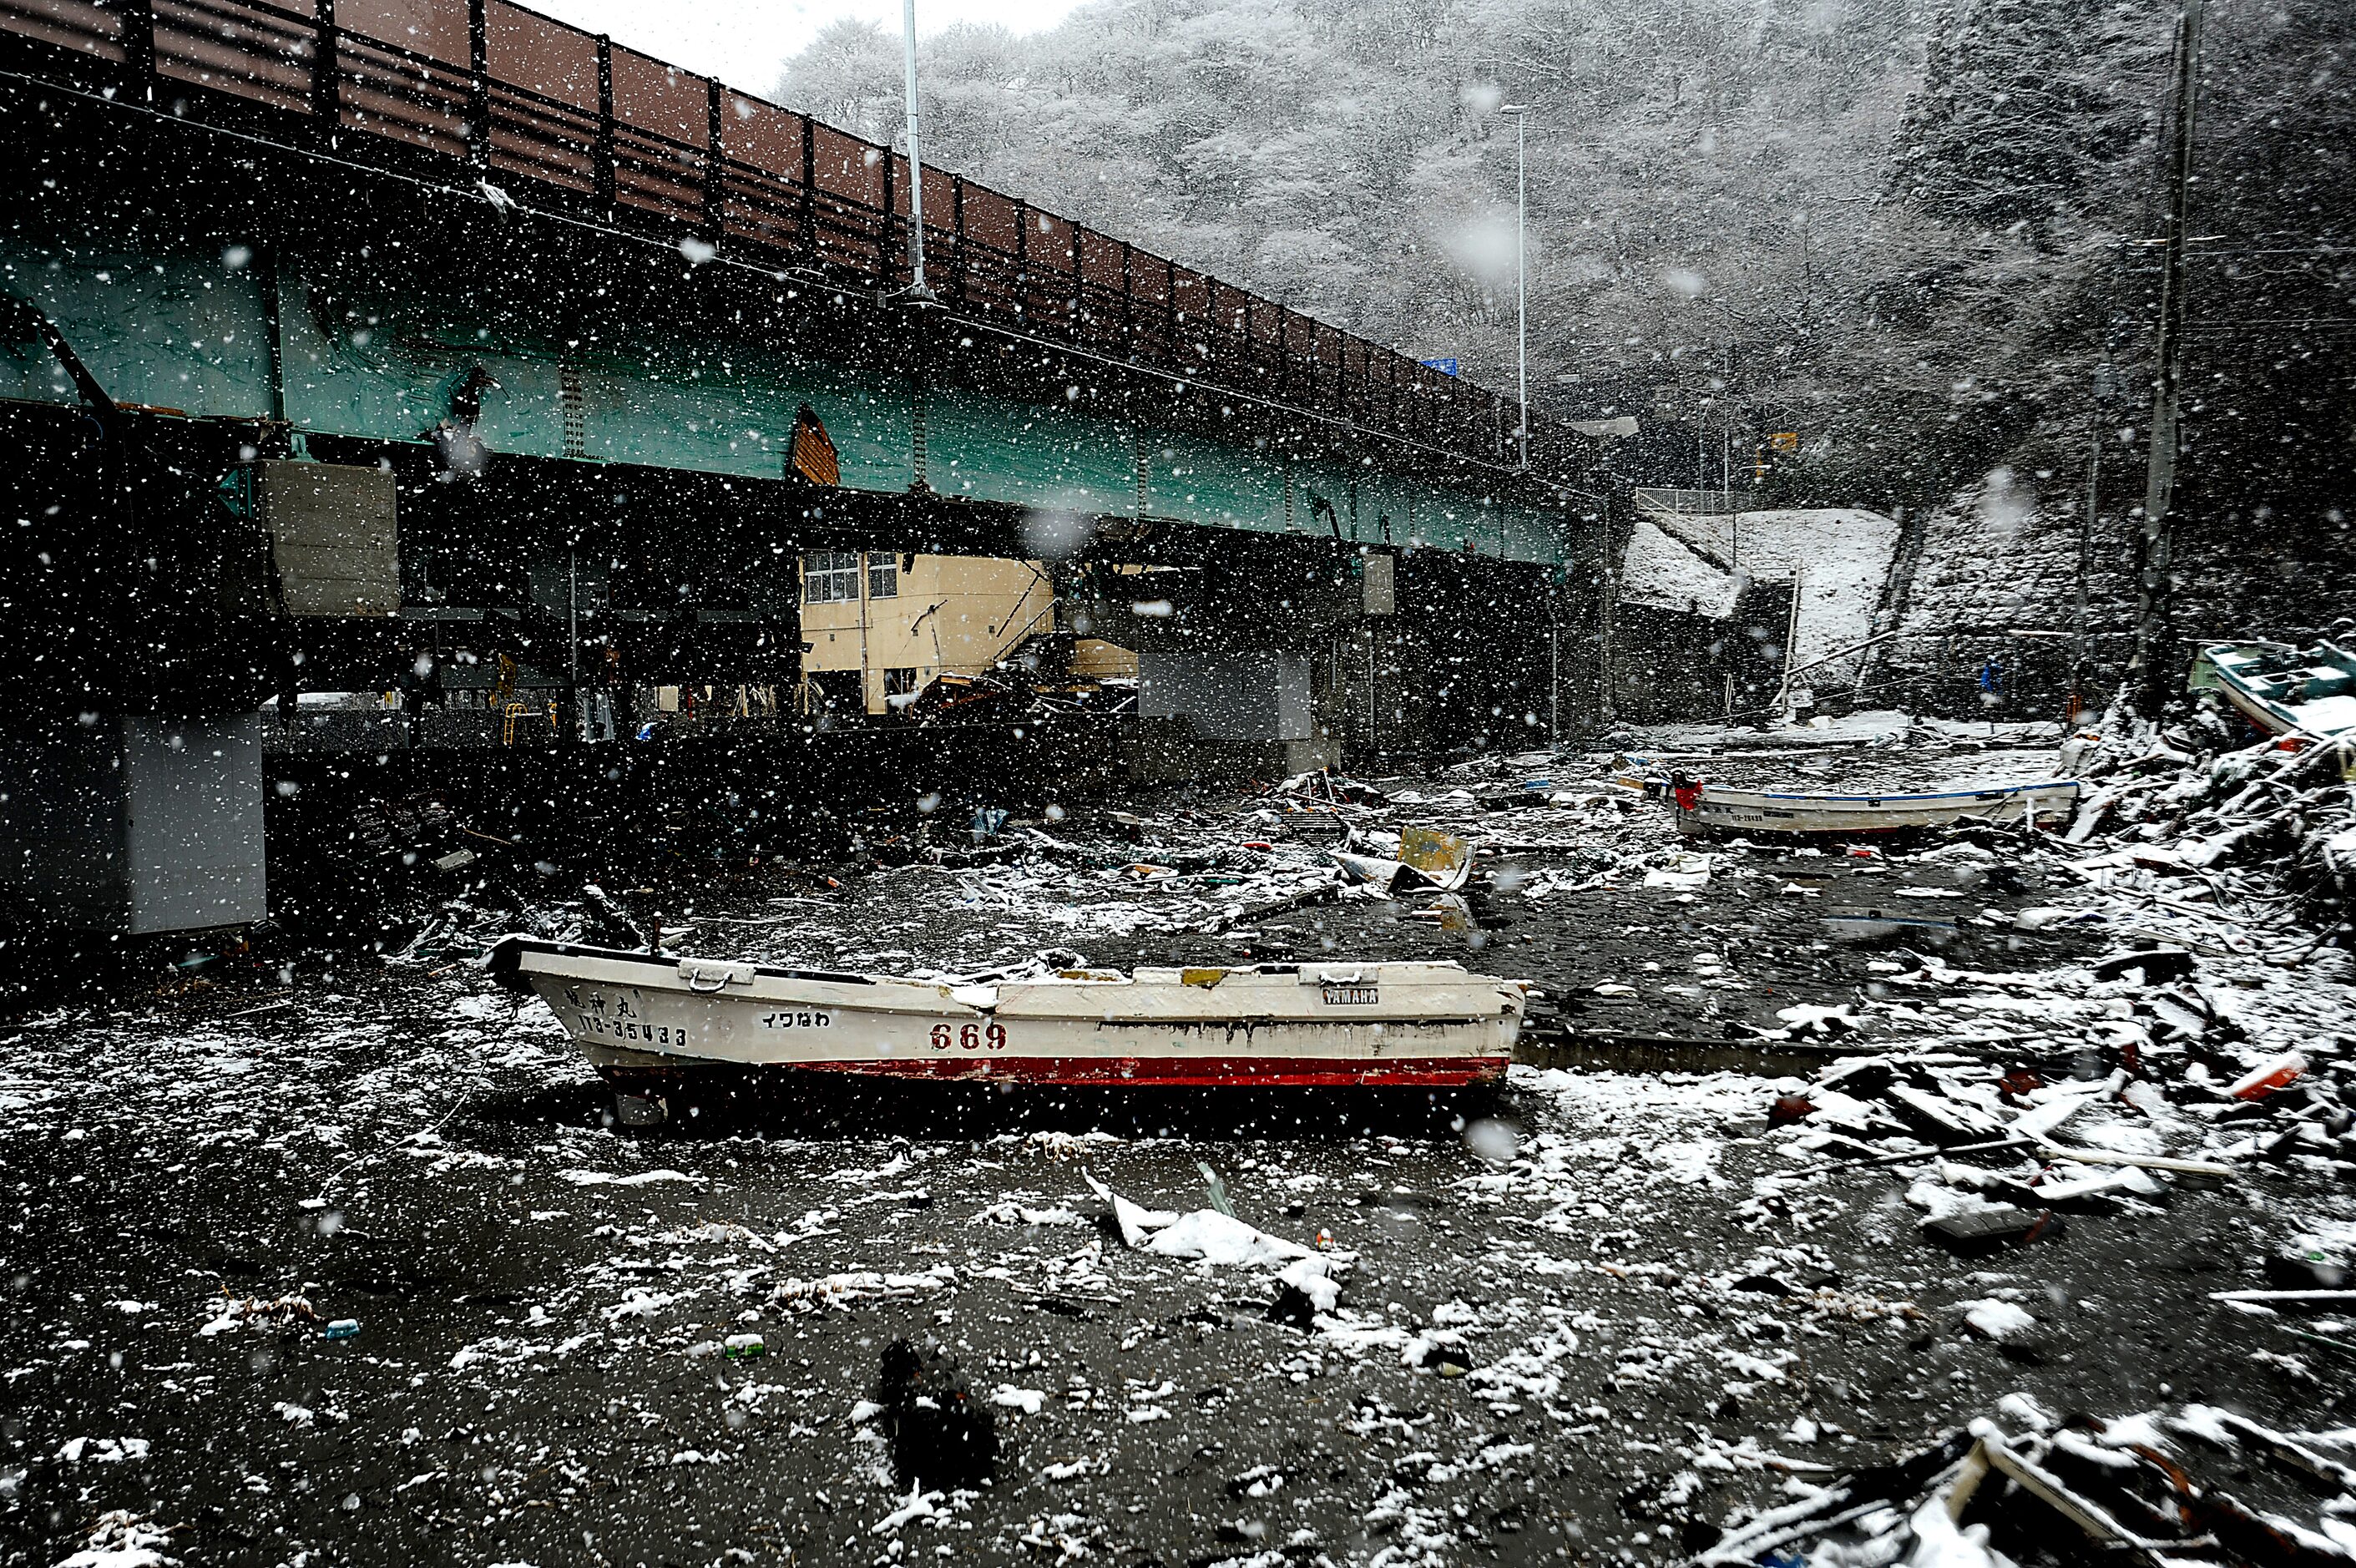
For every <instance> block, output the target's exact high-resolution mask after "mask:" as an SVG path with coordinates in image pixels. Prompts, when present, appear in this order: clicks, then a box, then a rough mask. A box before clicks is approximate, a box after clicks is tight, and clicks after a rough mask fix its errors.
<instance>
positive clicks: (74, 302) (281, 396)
mask: <svg viewBox="0 0 2356 1568" xmlns="http://www.w3.org/2000/svg"><path fill="white" fill-rule="evenodd" d="M90 177H91V179H93V180H96V181H102V180H103V179H104V178H105V177H106V176H105V174H104V172H103V171H100V172H98V173H93V174H92V175H91V176H90ZM284 199H287V200H288V201H289V202H290V204H291V205H292V207H293V209H292V210H288V211H281V212H276V213H272V212H267V211H263V212H261V213H260V214H259V215H258V216H257V217H255V218H253V219H252V220H239V221H229V220H224V217H223V214H222V212H221V211H220V201H219V198H218V195H217V194H216V195H214V196H212V197H211V198H210V199H209V200H208V199H207V198H205V197H202V196H199V195H196V194H191V195H190V196H189V197H187V210H186V211H175V210H172V209H169V208H168V207H163V206H162V204H166V203H171V202H173V201H174V200H175V196H174V188H173V186H172V185H171V184H170V183H169V182H167V181H158V182H156V183H155V184H154V185H152V186H149V187H147V188H145V189H144V190H138V191H132V190H128V189H127V188H115V189H103V188H93V189H91V190H85V191H74V190H70V189H59V188H47V189H44V190H42V191H41V192H39V193H38V194H37V196H36V197H35V199H31V200H18V201H16V202H14V203H12V205H14V206H15V207H16V211H15V213H14V214H13V218H14V221H13V222H12V223H11V225H10V226H9V228H8V229H7V231H5V232H0V289H5V292H6V293H8V294H9V295H13V296H15V297H16V298H17V299H19V300H22V301H24V302H25V303H27V304H29V305H31V306H34V307H36V308H37V309H38V310H40V311H41V312H43V313H44V314H45V315H47V316H48V318H49V319H50V320H51V321H52V322H53V323H54V324H55V325H56V326H57V328H59V331H60V332H61V333H62V335H63V336H64V338H65V339H66V340H67V341H68V342H69V343H70V344H71V345H72V347H73V348H74V349H75V350H76V352H77V353H78V354H79V355H80V358H81V360H83V361H84V363H86V364H87V365H88V366H89V368H90V370H91V372H92V373H93V374H94V375H95V377H96V379H97V381H99V383H100V384H101V385H102V386H103V387H104V388H105V389H106V391H107V392H108V393H109V394H110V395H111V396H112V397H113V398H114V399H115V400H116V401H117V402H118V403H129V404H147V405H158V406H164V407H169V408H174V409H179V410H183V411H185V412H186V413H188V414H189V415H191V416H194V417H198V418H230V419H237V420H253V421H261V420H270V419H281V420H284V421H285V422H286V423H287V424H290V425H291V426H292V427H293V429H294V430H295V432H299V433H307V434H316V435H335V436H345V437H358V438H364V439H373V440H380V441H395V442H404V443H423V442H426V441H427V440H428V439H429V438H430V434H431V432H432V431H433V429H434V426H435V424H437V423H438V422H440V421H442V420H443V419H444V418H445V417H447V416H448V415H449V414H450V413H451V406H452V395H453V392H454V389H455V388H456V387H458V386H459V384H460V383H461V382H462V381H466V379H467V378H468V377H469V376H470V375H471V374H473V372H475V371H481V372H483V374H485V375H487V377H488V379H489V383H490V384H489V385H487V386H486V387H484V388H483V389H482V391H481V393H480V414H479V419H478V422H477V426H476V430H477V435H479V437H480V438H481V440H482V441H483V443H484V445H485V446H486V447H487V449H488V451H489V452H490V453H491V454H494V455H497V454H502V453H504V454H515V455H520V456H536V457H550V458H560V459H567V458H569V459H573V460H578V461H582V462H587V463H626V464H633V465H639V466H644V467H656V468H672V469H683V470H689V471H692V472H697V473H702V474H713V475H727V476H741V477H747V478H777V477H779V476H780V474H781V473H782V472H783V463H784V457H783V448H784V445H785V443H786V441H787V439H788V437H789V435H790V432H791V430H792V427H793V422H794V417H795V412H796V409H797V408H798V406H799V405H800V404H802V403H809V405H810V406H812V407H813V408H815V409H816V410H818V411H819V414H820V416H821V417H822V418H823V419H824V420H825V422H826V424H827V427H828V429H829V431H830V434H831V435H832V436H833V438H834V441H835V444H836V446H837V448H838V450H839V452H840V455H841V469H842V482H843V484H844V486H845V487H847V488H849V489H857V490H861V491H865V492H872V493H874V494H877V495H894V496H896V495H905V494H906V493H907V492H908V491H909V489H910V488H911V486H912V485H913V484H914V482H915V481H916V478H917V477H918V475H917V469H916V449H917V434H918V426H919V420H920V419H921V421H922V426H923V437H924V439H923V446H924V449H925V452H926V462H925V467H924V474H923V478H925V480H926V483H927V484H928V485H929V486H930V488H931V489H932V490H933V491H934V492H935V493H937V495H940V496H942V497H945V498H963V499H969V500H973V501H980V502H991V503H998V504H1001V505H1004V506H1011V507H1017V508H1023V509H1026V510H1055V511H1069V512H1075V513H1079V514H1083V515H1087V516H1094V517H1109V518H1121V519H1140V520H1161V521H1172V522H1177V523H1183V524H1191V525H1195V526H1199V527H1204V528H1210V529H1226V530H1237V531H1241V532H1248V533H1258V534H1287V533H1290V534H1294V535H1300V536H1313V537H1330V534H1331V532H1332V530H1333V527H1334V526H1336V525H1338V528H1339V531H1340V532H1341V534H1342V536H1343V538H1344V540H1345V541H1355V542H1364V543H1369V544H1381V543H1386V542H1387V543H1390V544H1393V545H1398V546H1423V547H1428V548H1435V549H1441V550H1449V551H1462V550H1466V549H1468V548H1469V549H1470V550H1472V551H1473V552H1475V553H1481V554H1484V555H1493V556H1502V557H1504V558H1505V559H1508V560H1515V561H1524V562H1535V563H1543V564H1560V563H1562V562H1563V561H1565V560H1566V559H1567V558H1568V557H1569V554H1570V553H1571V552H1572V549H1573V540H1574V536H1575V531H1577V530H1579V529H1580V527H1581V523H1582V520H1581V519H1580V517H1579V516H1577V515H1576V514H1575V513H1574V511H1573V510H1572V508H1571V506H1570V505H1569V503H1566V502H1563V501H1561V500H1560V499H1559V498H1558V497H1550V496H1547V494H1546V493H1545V492H1543V491H1541V490H1540V489H1537V488H1536V487H1531V486H1526V485H1523V484H1520V483H1518V482H1516V481H1515V479H1514V478H1512V477H1511V476H1509V475H1505V474H1502V473H1499V472H1497V471H1495V470H1482V469H1478V468H1474V467H1471V466H1469V465H1464V464H1462V463H1452V464H1449V465H1444V466H1443V465H1437V464H1433V463H1431V462H1430V461H1429V460H1428V459H1425V458H1422V457H1419V455H1418V454H1416V453H1414V452H1413V451H1411V450H1407V451H1393V450H1390V449H1388V447H1387V444H1385V443H1383V442H1381V441H1379V440H1377V439H1375V438H1371V437H1366V438H1363V440H1364V444H1363V446H1362V447H1361V446H1354V445H1353V443H1354V442H1358V441H1360V440H1361V437H1360V436H1359V435H1358V434H1357V433H1354V432H1351V431H1348V430H1340V429H1335V428H1333V427H1332V426H1326V425H1319V424H1313V423H1310V422H1300V423H1295V424H1290V425H1288V424H1286V423H1285V422H1284V421H1283V420H1282V419H1281V418H1280V417H1271V416H1270V415H1269V413H1268V411H1266V410H1264V409H1256V408H1250V407H1244V408H1238V407H1237V406H1235V405H1236V404H1237V403H1239V402H1240V401H1241V400H1238V399H1235V398H1233V397H1231V396H1230V395H1228V394H1223V393H1219V392H1212V391H1208V390H1205V389H1200V388H1187V387H1184V386H1183V385H1173V384H1171V383H1167V382H1158V381H1152V380H1150V379H1147V378H1141V377H1137V376H1133V375H1130V373H1129V372H1128V371H1127V370H1126V368H1124V367H1120V366H1115V365H1108V364H1104V363H1101V362H1090V361H1087V360H1082V359H1079V358H1077V357H1067V356H1064V355H1062V354H1060V353H1059V352H1058V351H1056V350H1053V349H1041V348H1039V347H1037V346H1032V345H1024V344H1021V343H1012V342H1005V341H1000V340H998V339H995V338H991V337H989V336H988V335H987V334H986V333H985V332H983V331H982V330H980V329H978V328H977V329H973V330H967V329H965V328H962V327H961V326H960V325H959V324H958V323H955V322H951V321H946V320H942V319H939V318H938V317H937V313H932V312H916V311H912V310H908V309H886V308H880V307H879V306H878V305H877V303H876V302H874V301H873V300H871V299H865V298H860V297H846V296H845V295H841V294H836V293H831V292H830V291H829V290H828V289H827V288H826V287H825V285H823V284H822V283H819V282H816V281H814V280H811V279H807V278H801V277H798V276H797V277H779V276H776V275H774V274H756V273H753V272H751V271H750V270H749V269H744V268H735V269H733V270H732V269H730V268H728V267H725V266H721V265H713V266H698V265H696V264H693V263H691V262H690V261H688V260H687V259H685V258H683V257H681V256H679V255H670V254H666V253H664V252H659V251H657V250H654V249H653V248H652V247H649V246H648V245H646V243H645V242H642V241H639V240H636V239H632V238H630V237H627V236H621V235H612V236H596V235H591V236H588V237H586V238H584V236H583V235H582V234H580V233H578V232H567V233H563V234H557V235H549V234H545V233H543V232H541V231H539V230H537V229H535V228H533V227H532V226H530V224H528V223H524V222H521V221H511V220H508V219H507V218H506V217H505V215H504V214H503V213H502V212H501V210H500V209H498V206H497V204H496V203H495V202H493V201H492V200H490V199H487V198H485V197H478V196H470V195H468V194H466V193H464V192H458V193H451V192H443V193H440V194H439V195H438V196H437V198H436V206H435V208H434V211H433V212H432V213H430V214H427V215H426V217H425V218H423V219H419V220H415V221H413V222H411V221H408V220H402V221H392V220H386V221H382V222H379V223H377V224H375V225H373V226H369V225H362V226H360V227H359V228H357V229H356V228H355V227H354V226H353V224H352V223H351V221H350V220H349V219H348V216H347V219H346V220H343V221H341V222H331V221H328V220H326V219H323V218H320V217H318V216H316V215H314V214H309V213H305V212H304V211H302V210H301V209H300V204H299V203H295V202H294V200H293V193H288V194H287V195H286V197H285V198H284ZM248 205H250V206H252V205H255V203H254V202H252V201H251V200H250V201H249V203H248ZM576 228H577V226H576ZM388 229H390V230H391V232H390V233H388V232H386V231H387V230H388ZM404 231H405V234H404ZM370 233H372V234H373V235H374V236H375V237H374V238H373V239H369V240H366V241H363V242H359V243H358V244H355V243H354V242H353V241H354V238H355V237H356V236H357V235H361V234H370ZM240 234H248V235H250V236H251V237H250V238H249V239H240V238H238V237H237V236H239V235H240ZM183 236H187V238H183ZM748 313H749V315H748ZM919 371H921V373H922V380H921V384H920V380H919V374H918V372H919ZM0 397H14V398H20V399H26V400H31V401H36V402H48V403H72V402H75V401H77V398H76V393H75V391H74V389H73V387H72V386H71V384H70V381H68V380H67V379H66V377H65V376H64V374H63V372H62V371H61V370H60V369H59V366H58V364H57V362H56V360H55V358H54V356H52V355H51V354H50V353H48V350H47V349H46V348H45V347H44V346H43V345H41V344H40V343H38V342H37V341H31V342H22V343H15V344H0ZM1312 497H1317V498H1322V499H1324V500H1326V501H1329V502H1331V503H1332V504H1333V509H1334V523H1333V524H1329V523H1328V522H1327V521H1325V520H1324V519H1323V517H1322V516H1320V515H1318V514H1317V513H1316V511H1315V510H1314V509H1313V506H1312ZM1534 498H1535V499H1534Z"/></svg>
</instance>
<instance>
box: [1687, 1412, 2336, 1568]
mask: <svg viewBox="0 0 2356 1568" xmlns="http://www.w3.org/2000/svg"><path fill="white" fill-rule="evenodd" d="M2001 1408H2002V1410H2003V1412H2004V1415H2005V1418H2006V1420H2007V1421H2008V1422H2009V1423H2011V1424H2012V1425H2013V1426H2014V1427H2015V1428H2018V1429H2019V1430H2016V1431H2008V1430H2007V1429H2006V1426H2005V1425H2004V1424H2002V1423H1999V1422H1997V1421H1996V1420H1994V1419H1991V1418H1985V1417H1984V1418H1982V1419H1980V1420H1977V1421H1975V1422H1973V1423H1970V1424H1969V1425H1968V1426H1966V1427H1965V1428H1964V1429H1963V1430H1961V1431H1957V1432H1953V1433H1950V1434H1947V1435H1946V1436H1945V1437H1944V1438H1942V1439H1941V1440H1940V1441H1938V1442H1937V1443H1934V1444H1932V1445H1931V1446H1930V1447H1928V1448H1925V1449H1922V1450H1921V1451H1919V1452H1917V1453H1915V1454H1913V1455H1910V1456H1908V1457H1906V1458H1904V1459H1901V1460H1900V1461H1898V1462H1896V1463H1894V1464H1889V1465H1880V1466H1873V1467H1871V1468H1869V1469H1860V1470H1855V1471H1851V1472H1849V1473H1848V1474H1847V1475H1843V1476H1838V1477H1834V1478H1833V1479H1832V1481H1831V1483H1830V1484H1829V1485H1826V1486H1823V1487H1814V1486H1808V1485H1806V1484H1805V1483H1795V1489H1797V1490H1799V1491H1800V1492H1801V1493H1802V1494H1803V1495H1802V1496H1801V1497H1800V1498H1799V1499H1798V1500H1796V1501H1794V1502H1791V1503H1787V1504H1784V1505H1783V1506H1782V1507H1779V1508H1773V1509H1766V1510H1763V1511H1762V1512H1760V1513H1759V1514H1757V1515H1756V1516H1754V1517H1752V1518H1751V1519H1750V1520H1745V1521H1743V1522H1742V1523H1740V1524H1739V1525H1737V1526H1736V1527H1734V1528H1733V1529H1731V1530H1727V1531H1726V1532H1724V1533H1723V1534H1722V1535H1720V1536H1719V1539H1718V1540H1717V1541H1715V1542H1714V1543H1713V1544H1711V1545H1709V1546H1708V1547H1707V1548H1705V1549H1704V1550H1703V1551H1701V1552H1699V1553H1697V1555H1696V1557H1695V1558H1694V1563H1696V1565H1697V1568H1735V1565H1737V1564H1747V1563H1801V1562H1806V1561H1818V1562H1825V1563H1891V1562H1896V1561H1901V1560H1904V1561H1910V1562H1912V1563H1922V1564H1933V1563H1936V1564H1943V1565H1945V1568H1983V1565H1994V1564H2000V1563H2023V1562H2041V1561H2051V1560H2059V1561H2063V1562H2072V1561H2080V1560H2083V1559H2084V1558H2086V1557H2089V1556H2093V1555H2096V1554H2103V1555H2106V1556H2109V1557H2114V1558H2115V1559H2116V1560H2119V1561H2124V1562H2133V1563H2145V1564H2161V1563H2184V1564H2193V1563H2201V1564H2209V1563H2221V1562H2222V1563H2245V1564H2249V1565H2251V1568H2328V1565H2329V1564H2332V1563H2346V1562H2348V1561H2349V1560H2350V1559H2351V1557H2356V1526H2351V1524H2350V1522H2349V1520H2348V1512H2349V1508H2348V1505H2349V1504H2350V1503H2351V1501H2356V1467H2351V1466H2349V1465H2348V1464H2346V1463H2345V1462H2344V1461H2342V1460H2340V1459H2339V1458H2336V1457H2334V1452H2335V1450H2338V1449H2340V1448H2342V1447H2344V1445H2345V1443H2346V1434H2344V1433H2318V1434H2309V1433H2285V1432H2279V1431H2276V1430H2275V1429H2273V1428H2271V1427H2267V1426H2265V1425H2262V1424H2260V1423H2257V1422H2254V1421H2251V1420H2249V1419H2248V1418H2247V1417H2245V1416H2243V1415H2240V1414H2237V1413H2235V1412H2233V1411H2229V1410H2222V1409H2219V1408H2217V1407H2215V1406H2212V1405H2205V1404H2187V1405H2184V1406H2182V1407H2180V1408H2179V1409H2178V1410H2177V1411H2176V1412H2173V1413H2172V1414H2169V1415H2168V1416H2166V1417H2165V1418H2155V1417H2154V1416H2153V1415H2149V1414H2136V1415H2131V1416H2126V1417H2124V1418H2120V1419H2116V1420H2111V1421H2104V1420H2100V1419H2098V1418H2096V1417H2094V1416H2091V1415H2086V1414H2073V1415H2070V1416H2067V1417H2061V1416H2057V1415H2056V1414H2054V1413H2053V1412H2051V1411H2048V1410H2046V1409H2045V1408H2044V1407H2043V1406H2041V1405H2040V1404H2039V1403H2038V1402H2037V1401H2035V1400H2034V1399H2031V1398H2030V1397H2029V1396H2028V1395H2027V1394H2020V1393H2015V1394H2010V1395H2008V1396H2006V1398H2005V1399H2004V1401H2003V1402H2002V1407H2001ZM2204 1453H2205V1454H2206V1455H2215V1456H2216V1457H2217V1458H2218V1459H2220V1460H2222V1465H2220V1466H2218V1467H2219V1468H2222V1469H2225V1470H2226V1471H2227V1472H2228V1475H2229V1477H2231V1478H2232V1479H2233V1481H2234V1483H2235V1490H2233V1491H2229V1490H2227V1489H2225V1487H2223V1486H2222V1485H2220V1484H2219V1481H2218V1480H2217V1478H2215V1477H2212V1476H2210V1475H2207V1474H2203V1473H2201V1472H2202V1471H2204V1470H2205V1469H2207V1468H2208V1467H2209V1466H2205V1465H2204V1464H2203V1463H2202V1458H2201V1455H2203V1454H2204ZM2254 1489H2263V1492H2264V1493H2265V1494H2282V1495H2284V1496H2291V1495H2297V1496H2302V1497H2312V1496H2313V1495H2314V1494H2316V1493H2318V1492H2320V1493H2324V1494H2327V1495H2331V1494H2336V1496H2332V1498H2331V1500H2330V1501H2327V1502H2325V1503H2324V1504H2323V1506H2322V1511H2321V1515H2320V1517H2319V1518H2318V1519H2317V1520H2315V1521H2314V1522H2313V1523H2311V1524H2302V1523H2300V1522H2299V1521H2298V1520H2295V1519H2292V1518H2290V1517H2288V1516H2287V1515H2286V1514H2285V1513H2283V1512H2281V1511H2279V1509H2278V1508H2277V1507H2274V1506H2268V1505H2269V1503H2271V1502H2272V1501H2273V1498H2272V1497H2268V1498H2266V1500H2265V1501H2261V1502H2258V1503H2253V1502H2250V1501H2246V1500H2244V1498H2245V1497H2247V1496H2250V1495H2253V1492H2254ZM2237 1493H2239V1494H2240V1495H2237ZM1803 1546H1805V1547H1806V1548H1807V1549H1808V1552H1807V1554H1806V1555H1803V1554H1802V1553H1801V1552H1800V1550H1799V1549H1800V1548H1801V1547H1803Z"/></svg>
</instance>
